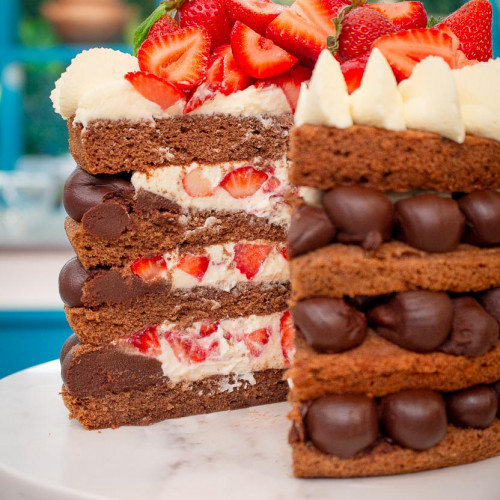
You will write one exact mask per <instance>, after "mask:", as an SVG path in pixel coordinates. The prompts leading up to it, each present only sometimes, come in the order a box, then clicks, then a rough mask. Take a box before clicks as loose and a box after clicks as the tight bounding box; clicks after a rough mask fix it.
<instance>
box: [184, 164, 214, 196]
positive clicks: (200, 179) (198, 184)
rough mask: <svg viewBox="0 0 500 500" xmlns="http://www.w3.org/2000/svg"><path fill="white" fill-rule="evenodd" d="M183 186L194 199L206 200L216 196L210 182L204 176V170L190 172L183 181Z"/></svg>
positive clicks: (195, 169) (196, 169)
mask: <svg viewBox="0 0 500 500" xmlns="http://www.w3.org/2000/svg"><path fill="white" fill-rule="evenodd" d="M182 186H183V187H184V190H185V191H186V193H187V194H188V195H189V196H191V197H192V198H205V197H208V196H212V195H213V194H214V188H215V187H216V186H212V184H211V183H210V180H209V179H207V178H206V177H205V176H204V175H203V168H202V167H196V168H194V169H193V170H191V171H190V172H188V173H187V174H186V175H185V176H184V178H183V179H182Z"/></svg>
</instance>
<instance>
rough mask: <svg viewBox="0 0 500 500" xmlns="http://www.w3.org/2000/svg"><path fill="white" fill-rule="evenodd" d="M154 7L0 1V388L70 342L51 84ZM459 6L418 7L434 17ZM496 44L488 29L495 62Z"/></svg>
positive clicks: (123, 39)
mask: <svg viewBox="0 0 500 500" xmlns="http://www.w3.org/2000/svg"><path fill="white" fill-rule="evenodd" d="M276 1H279V3H287V4H291V3H293V0H276ZM491 1H493V2H496V1H498V2H500V0H491ZM157 3H158V2H157V1H156V0H22V1H21V0H0V345H1V346H2V348H1V349H0V378H1V377H3V376H6V375H8V374H10V373H13V372H14V371H17V370H20V369H23V368H26V367H28V366H31V365H34V364H37V363H41V362H44V361H48V360H51V359H55V358H57V357H58V355H59V350H60V348H61V346H62V344H63V342H64V340H65V339H66V338H67V337H68V336H69V335H70V334H71V331H70V329H69V327H68V326H67V324H66V320H65V317H64V312H63V306H62V303H61V301H60V299H59V294H58V285H57V279H58V274H59V270H60V268H61V267H62V266H63V264H64V263H65V262H66V261H67V260H69V259H70V258H71V257H72V256H73V252H72V250H71V248H70V246H69V243H68V242H67V240H66V235H65V233H64V228H63V223H64V217H65V214H64V209H63V208H62V205H61V196H62V188H63V184H64V180H65V178H66V177H67V176H68V174H69V173H70V172H71V171H72V170H73V169H74V167H75V164H74V161H73V160H72V158H71V157H70V155H69V153H68V142H67V141H68V138H67V130H66V123H65V121H64V120H62V119H61V118H60V116H59V115H56V114H55V113H54V111H53V109H52V104H51V101H50V99H49V94H50V92H51V90H52V88H53V86H54V82H55V80H57V78H59V76H60V74H61V73H62V72H63V71H64V69H65V67H66V66H67V65H68V63H69V62H70V60H71V59H72V58H73V57H74V56H75V55H76V54H77V53H78V52H80V51H81V50H83V49H85V48H89V47H91V46H96V45H99V46H108V47H113V48H117V49H120V50H123V51H128V52H130V51H131V40H132V36H133V32H134V30H135V27H136V26H137V24H138V22H139V21H140V20H142V19H143V18H144V17H146V16H147V15H148V14H149V13H150V12H151V10H152V9H153V8H154V7H155V6H156V4H157ZM462 3H465V2H462V1H461V0H424V5H425V7H426V10H427V12H428V13H429V14H432V15H434V16H435V17H437V16H440V15H442V16H445V15H446V14H447V13H449V12H452V11H453V10H456V9H457V8H458V7H460V5H462ZM495 7H496V11H495V19H494V22H495V23H496V27H497V28H496V30H499V28H498V5H495ZM499 38H500V32H499V31H495V29H494V42H495V45H494V53H495V55H498V54H499V51H500V45H499V43H500V40H499Z"/></svg>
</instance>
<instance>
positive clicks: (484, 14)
mask: <svg viewBox="0 0 500 500" xmlns="http://www.w3.org/2000/svg"><path fill="white" fill-rule="evenodd" d="M491 22H492V9H491V4H490V2H489V1H488V0H471V1H470V2H467V3H466V4H465V5H462V7H460V8H459V9H458V10H457V11H455V12H453V13H452V14H450V15H449V16H448V17H447V18H445V19H444V21H443V22H442V23H440V24H439V25H438V26H441V25H445V26H448V27H449V28H450V29H451V30H452V31H453V33H455V35H457V37H458V39H459V40H460V50H462V52H463V53H464V54H465V56H466V57H467V59H477V60H478V61H488V60H489V59H491V58H492V57H493V52H492V35H491Z"/></svg>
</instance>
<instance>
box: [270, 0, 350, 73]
mask: <svg viewBox="0 0 500 500" xmlns="http://www.w3.org/2000/svg"><path fill="white" fill-rule="evenodd" d="M348 3H349V1H348V0H297V1H296V2H295V3H294V4H293V6H292V7H291V8H290V9H287V10H285V11H283V12H282V13H281V14H280V15H279V16H278V17H277V18H276V19H275V20H274V21H273V22H272V23H270V24H269V26H268V27H267V30H266V37H267V38H270V39H271V40H272V41H273V42H274V43H275V44H276V45H278V46H280V47H281V48H283V49H285V50H286V51H288V52H290V53H291V54H293V55H294V56H296V57H298V58H299V59H301V60H303V61H306V62H307V64H310V61H316V60H317V59H318V57H319V54H320V52H321V51H322V50H323V49H325V48H326V39H327V37H328V36H331V35H334V34H335V26H334V24H333V22H332V19H333V18H334V17H336V16H337V14H338V12H339V10H340V8H341V7H343V6H344V5H347V4H348Z"/></svg>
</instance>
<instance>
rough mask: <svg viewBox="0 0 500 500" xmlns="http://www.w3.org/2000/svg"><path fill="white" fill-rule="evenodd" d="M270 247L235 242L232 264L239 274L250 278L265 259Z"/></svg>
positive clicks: (258, 269)
mask: <svg viewBox="0 0 500 500" xmlns="http://www.w3.org/2000/svg"><path fill="white" fill-rule="evenodd" d="M270 251H271V247H270V246H269V245H259V244H256V243H236V245H234V264H235V266H236V269H238V271H239V272H240V273H241V274H244V275H245V276H246V277H247V279H248V280H252V279H253V278H254V277H255V275H256V274H257V273H258V272H259V271H260V268H261V267H262V264H263V263H264V261H265V260H266V259H267V256H268V255H269V252H270Z"/></svg>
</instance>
